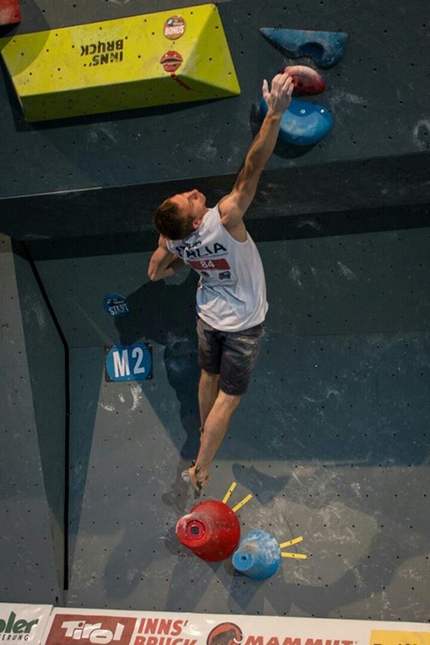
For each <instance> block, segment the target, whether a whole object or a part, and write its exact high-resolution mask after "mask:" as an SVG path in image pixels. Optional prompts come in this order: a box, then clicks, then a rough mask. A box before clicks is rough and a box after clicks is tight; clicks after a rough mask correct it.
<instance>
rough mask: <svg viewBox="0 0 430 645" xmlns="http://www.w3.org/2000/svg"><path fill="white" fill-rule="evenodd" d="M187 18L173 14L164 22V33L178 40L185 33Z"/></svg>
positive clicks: (167, 36)
mask: <svg viewBox="0 0 430 645" xmlns="http://www.w3.org/2000/svg"><path fill="white" fill-rule="evenodd" d="M185 28H186V25H185V20H184V19H183V18H182V16H171V17H170V18H168V19H167V20H166V22H165V23H164V35H165V36H166V38H169V40H177V39H178V38H180V37H181V36H183V35H184V33H185Z"/></svg>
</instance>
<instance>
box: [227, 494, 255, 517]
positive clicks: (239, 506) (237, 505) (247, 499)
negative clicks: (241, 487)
mask: <svg viewBox="0 0 430 645" xmlns="http://www.w3.org/2000/svg"><path fill="white" fill-rule="evenodd" d="M250 499H252V495H251V493H250V494H249V495H247V496H246V497H245V498H244V499H243V500H242V501H241V502H239V504H236V506H235V507H234V508H232V511H233V513H236V511H238V510H239V509H240V508H242V506H245V504H247V503H248V502H249V500H250Z"/></svg>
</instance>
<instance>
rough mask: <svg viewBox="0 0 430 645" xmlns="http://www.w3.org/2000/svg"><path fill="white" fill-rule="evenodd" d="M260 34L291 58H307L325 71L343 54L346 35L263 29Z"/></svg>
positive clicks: (329, 32) (326, 32) (299, 30)
mask: <svg viewBox="0 0 430 645" xmlns="http://www.w3.org/2000/svg"><path fill="white" fill-rule="evenodd" d="M260 33H261V34H262V35H263V36H264V37H265V38H266V39H267V40H268V41H269V42H270V44H271V45H273V46H274V47H276V48H277V49H280V50H281V51H282V53H283V54H285V55H286V56H290V57H291V58H300V57H302V56H307V57H309V58H312V60H313V61H315V63H316V64H317V65H318V66H319V67H323V68H325V69H327V68H328V67H333V66H334V65H336V64H337V63H338V62H339V61H340V60H341V58H342V57H343V55H344V53H345V45H346V41H347V40H348V34H345V33H344V32H342V31H339V32H334V31H304V30H301V29H274V28H269V27H263V28H262V29H260Z"/></svg>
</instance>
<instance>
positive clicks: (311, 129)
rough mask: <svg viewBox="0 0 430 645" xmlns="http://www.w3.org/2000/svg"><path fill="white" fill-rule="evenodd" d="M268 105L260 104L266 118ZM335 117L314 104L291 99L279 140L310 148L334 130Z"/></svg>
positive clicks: (261, 111)
mask: <svg viewBox="0 0 430 645" xmlns="http://www.w3.org/2000/svg"><path fill="white" fill-rule="evenodd" d="M266 113H267V103H266V101H265V100H264V99H261V102H260V115H261V117H262V118H264V117H265V116H266ZM332 127H333V117H332V115H331V114H330V112H329V111H328V110H327V108H325V107H322V106H321V105H315V104H314V103H307V102H305V101H299V100H297V99H291V103H290V106H289V108H288V110H285V112H284V114H283V115H282V119H281V127H280V130H279V138H280V139H282V140H283V141H286V142H287V143H290V144H293V145H297V146H310V145H313V144H315V143H318V141H321V139H323V138H324V137H325V136H326V135H327V134H328V133H329V132H330V130H331V129H332Z"/></svg>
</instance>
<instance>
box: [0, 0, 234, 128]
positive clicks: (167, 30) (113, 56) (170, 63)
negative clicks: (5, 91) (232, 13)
mask: <svg viewBox="0 0 430 645" xmlns="http://www.w3.org/2000/svg"><path fill="white" fill-rule="evenodd" d="M0 48H1V51H2V56H3V59H4V61H5V63H6V65H7V68H8V70H9V73H10V76H11V78H12V81H13V84H14V86H15V89H16V91H17V94H18V97H19V100H20V102H21V105H22V108H23V110H24V115H25V118H26V119H27V121H42V120H49V119H58V118H64V117H72V116H79V115H85V114H95V113H99V112H113V111H116V110H124V109H131V108H141V107H149V106H153V105H165V104H170V103H183V102H188V101H198V100H204V99H213V98H221V97H226V96H233V95H235V94H238V93H239V91H240V90H239V85H238V81H237V78H236V74H235V71H234V67H233V62H232V59H231V56H230V51H229V48H228V44H227V41H226V38H225V34H224V30H223V26H222V23H221V19H220V16H219V13H218V9H217V7H216V6H215V5H201V6H197V7H189V8H184V9H182V10H181V11H180V13H179V14H175V13H172V12H171V11H168V12H159V13H155V14H146V15H143V16H133V17H130V18H121V19H117V20H108V21H104V22H99V23H91V24H88V25H78V26H75V27H67V28H62V29H54V30H49V31H41V32H37V33H30V34H23V35H19V36H13V37H11V38H7V39H3V41H0Z"/></svg>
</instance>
